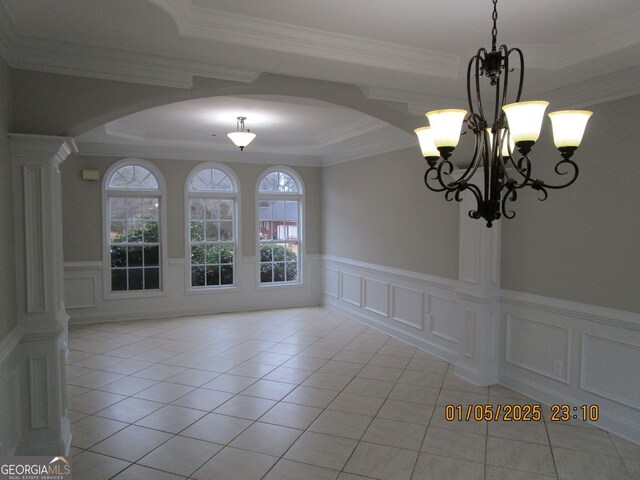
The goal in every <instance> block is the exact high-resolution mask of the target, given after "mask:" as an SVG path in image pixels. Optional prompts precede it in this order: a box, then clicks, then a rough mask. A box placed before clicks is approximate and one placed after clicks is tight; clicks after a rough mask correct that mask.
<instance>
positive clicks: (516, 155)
mask: <svg viewBox="0 0 640 480" xmlns="http://www.w3.org/2000/svg"><path fill="white" fill-rule="evenodd" d="M497 3H498V0H493V16H492V18H493V30H492V32H491V36H492V44H491V51H490V52H489V51H487V49H485V48H481V49H479V50H478V52H477V53H476V54H475V55H474V56H473V57H471V60H470V61H469V66H468V68H467V99H468V102H469V113H468V114H467V111H466V110H460V109H447V110H434V111H431V112H427V113H426V116H427V118H428V119H429V125H430V126H428V127H421V128H418V129H416V130H415V132H416V134H417V136H418V140H419V142H420V148H421V150H422V154H423V156H424V158H425V159H426V160H427V163H428V166H429V167H428V169H427V171H426V173H425V176H424V183H425V185H426V186H427V188H429V189H430V190H433V191H434V192H445V199H446V200H447V201H451V200H453V199H455V200H457V201H458V202H459V201H461V200H462V198H461V194H462V192H464V191H470V192H471V193H472V194H473V195H474V197H475V199H476V202H477V207H476V209H475V210H471V211H470V212H469V216H470V217H471V218H474V219H480V218H483V219H485V220H486V222H487V226H488V227H491V225H492V222H493V221H495V220H498V219H499V218H500V217H502V216H504V217H505V218H513V217H514V216H515V212H514V211H512V210H509V206H508V202H513V201H515V200H516V199H517V196H518V190H520V189H521V188H524V187H530V188H532V189H533V190H536V191H539V192H540V197H539V198H540V200H546V198H547V190H548V189H560V188H565V187H568V186H569V185H571V184H572V183H573V182H575V180H576V178H577V177H578V165H577V164H576V163H575V162H574V161H573V160H571V157H572V155H573V153H574V152H575V150H576V149H577V148H578V146H579V145H580V141H581V140H582V136H583V133H584V129H585V127H586V124H587V121H588V119H589V117H590V116H591V115H592V112H588V111H585V110H565V111H558V112H552V113H549V117H550V119H551V124H552V128H553V139H554V143H555V145H556V147H557V148H558V150H559V151H560V156H561V157H562V158H561V160H559V161H558V163H557V164H556V166H555V172H556V173H557V174H558V175H559V176H562V177H563V178H562V180H564V181H563V182H562V183H560V184H550V183H547V182H546V181H543V180H540V179H537V178H533V177H532V171H531V160H530V159H529V153H530V152H531V149H532V148H533V146H534V144H535V142H536V141H537V140H538V137H539V136H540V130H541V128H542V120H543V116H544V111H545V109H546V108H547V105H549V102H546V101H531V102H521V101H520V95H521V94H522V85H523V82H524V58H523V56H522V51H521V50H520V49H519V48H511V49H509V48H507V46H506V45H501V46H500V47H499V48H496V37H497V33H498V30H497V27H496V21H497V19H498V12H497ZM512 60H513V62H512ZM512 63H515V66H516V67H517V74H518V76H519V78H517V79H516V80H517V91H516V94H515V99H514V102H513V103H509V104H507V90H508V87H509V74H510V73H511V72H513V71H514V70H515V69H514V68H513V65H512ZM483 76H484V77H487V79H488V81H489V84H490V87H491V95H490V98H492V99H494V101H493V103H492V105H491V107H492V110H490V111H488V112H489V113H493V122H492V123H489V121H488V120H487V116H486V115H485V108H484V105H483V97H482V93H481V83H480V77H483ZM472 93H474V94H475V98H474V97H472ZM463 122H464V123H465V124H466V126H467V128H468V129H469V130H470V131H471V132H472V133H473V135H474V137H475V150H474V153H473V157H472V160H471V163H470V164H469V166H468V167H467V168H466V169H464V170H462V171H455V172H454V170H456V168H455V165H454V164H453V162H452V161H451V160H449V158H450V157H451V154H452V153H453V151H454V149H455V148H456V146H457V145H458V141H459V139H460V130H461V127H462V123H463ZM478 170H480V171H481V172H482V173H483V175H484V182H478V183H479V185H480V186H479V185H476V184H475V183H472V182H471V179H472V177H473V176H474V175H475V174H476V172H477V171H478ZM454 175H455V177H456V178H454Z"/></svg>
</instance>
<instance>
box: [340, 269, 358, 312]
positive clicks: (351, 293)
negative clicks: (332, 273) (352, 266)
mask: <svg viewBox="0 0 640 480" xmlns="http://www.w3.org/2000/svg"><path fill="white" fill-rule="evenodd" d="M340 287H341V289H340V298H341V299H342V301H343V302H347V303H350V304H351V305H355V306H356V307H361V306H362V276H361V275H353V274H351V273H345V272H340Z"/></svg>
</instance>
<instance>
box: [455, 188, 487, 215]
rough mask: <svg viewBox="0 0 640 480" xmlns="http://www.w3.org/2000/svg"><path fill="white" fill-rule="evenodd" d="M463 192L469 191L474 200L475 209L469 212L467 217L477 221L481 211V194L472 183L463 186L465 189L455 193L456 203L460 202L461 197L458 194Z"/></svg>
mask: <svg viewBox="0 0 640 480" xmlns="http://www.w3.org/2000/svg"><path fill="white" fill-rule="evenodd" d="M464 190H469V191H470V192H471V193H472V194H473V196H474V197H475V198H476V205H477V207H476V209H475V210H469V217H471V218H473V219H475V220H477V219H479V218H480V217H481V216H482V215H481V214H480V211H481V209H482V207H481V205H482V203H483V200H482V192H481V191H480V189H479V188H478V187H477V185H474V184H472V183H467V184H466V185H465V189H463V190H460V191H458V193H456V200H457V201H458V202H461V201H462V197H461V196H460V194H461V193H462V192H463V191H464Z"/></svg>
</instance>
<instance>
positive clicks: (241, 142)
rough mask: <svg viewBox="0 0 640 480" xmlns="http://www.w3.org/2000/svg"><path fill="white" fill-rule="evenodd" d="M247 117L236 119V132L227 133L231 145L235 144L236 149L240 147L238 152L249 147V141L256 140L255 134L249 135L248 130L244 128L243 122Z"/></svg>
mask: <svg viewBox="0 0 640 480" xmlns="http://www.w3.org/2000/svg"><path fill="white" fill-rule="evenodd" d="M246 119H247V117H238V122H237V123H236V131H235V132H231V133H227V137H229V138H230V139H231V141H232V142H233V143H235V145H236V147H240V151H242V150H244V147H246V146H247V145H249V144H250V143H251V141H252V140H253V139H254V138H256V134H255V133H251V131H250V130H249V129H246V130H245V128H244V121H245V120H246Z"/></svg>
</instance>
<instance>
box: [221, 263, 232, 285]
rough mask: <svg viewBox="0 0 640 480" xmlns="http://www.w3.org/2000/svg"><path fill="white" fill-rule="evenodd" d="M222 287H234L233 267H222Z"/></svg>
mask: <svg viewBox="0 0 640 480" xmlns="http://www.w3.org/2000/svg"><path fill="white" fill-rule="evenodd" d="M220 285H233V265H223V266H221V267H220Z"/></svg>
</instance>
